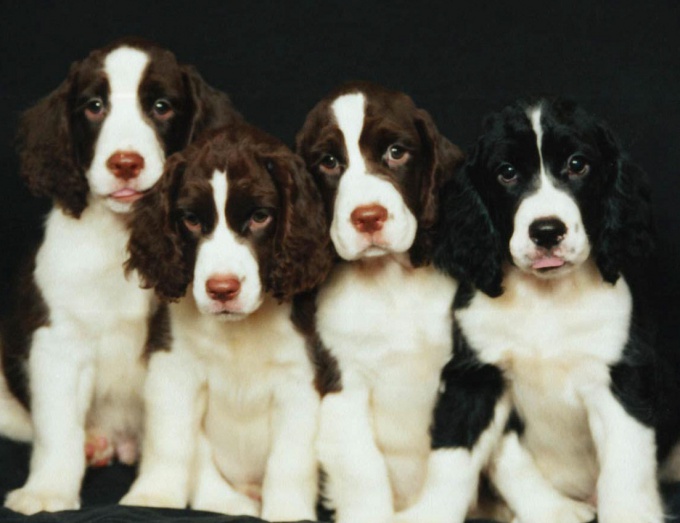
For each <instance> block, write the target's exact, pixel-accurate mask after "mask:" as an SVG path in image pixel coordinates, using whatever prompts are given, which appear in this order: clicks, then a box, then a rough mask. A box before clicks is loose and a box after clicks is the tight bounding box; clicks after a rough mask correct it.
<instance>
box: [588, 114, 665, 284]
mask: <svg viewBox="0 0 680 523" xmlns="http://www.w3.org/2000/svg"><path fill="white" fill-rule="evenodd" d="M597 131H598V134H597V136H598V142H599V143H598V146H599V147H600V150H601V151H603V152H604V157H605V162H606V169H607V170H608V175H607V180H606V186H605V188H604V191H605V193H604V199H603V200H602V203H601V208H602V219H601V220H600V223H599V227H598V228H597V230H596V231H595V241H594V242H593V244H594V255H595V260H596V262H597V266H598V268H599V269H600V273H601V274H602V278H603V279H604V280H605V281H607V282H609V283H615V282H616V280H617V279H618V278H619V275H620V273H621V270H622V269H624V268H625V267H627V266H629V264H630V263H631V262H632V261H633V260H642V259H644V258H648V257H650V256H651V254H652V251H653V249H654V243H655V242H654V237H655V231H654V225H653V217H652V207H651V190H650V186H649V179H648V177H647V175H646V174H645V172H644V171H643V170H642V169H640V168H639V167H638V166H637V165H635V164H634V163H632V162H631V161H630V160H629V159H628V158H627V157H626V155H625V154H623V153H622V152H621V149H620V147H619V145H618V142H617V140H616V138H615V137H614V136H613V134H612V133H611V131H610V130H609V129H608V128H607V127H606V126H605V125H603V124H600V125H599V126H598V130H597Z"/></svg>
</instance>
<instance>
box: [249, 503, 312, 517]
mask: <svg viewBox="0 0 680 523" xmlns="http://www.w3.org/2000/svg"><path fill="white" fill-rule="evenodd" d="M260 517H261V518H262V519H265V520H267V521H302V520H310V521H314V520H316V511H315V510H314V507H307V506H304V504H302V503H280V504H275V505H274V504H268V503H266V500H265V503H264V506H263V508H262V514H261V515H260Z"/></svg>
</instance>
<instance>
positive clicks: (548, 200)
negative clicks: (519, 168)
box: [510, 107, 590, 277]
mask: <svg viewBox="0 0 680 523" xmlns="http://www.w3.org/2000/svg"><path fill="white" fill-rule="evenodd" d="M529 117H530V119H531V122H532V125H533V129H534V132H535V133H536V141H537V147H538V152H539V158H540V162H541V163H540V176H539V182H538V187H537V190H536V192H534V193H533V194H531V195H529V196H527V197H526V198H524V199H523V200H522V202H521V203H520V205H519V208H518V209H517V211H516V213H515V219H514V229H513V234H512V238H511V239H510V254H511V256H512V260H513V262H514V263H515V265H516V266H517V267H519V268H521V269H522V270H526V271H528V272H533V273H534V274H535V275H537V276H539V277H557V276H558V275H562V274H563V273H564V272H567V271H568V270H569V269H571V268H573V267H574V266H577V265H579V264H581V263H583V262H584V261H585V260H586V259H587V258H588V256H589V255H590V243H589V241H588V237H587V235H586V230H585V227H584V226H583V222H582V220H581V212H580V211H579V208H578V205H577V203H576V202H575V201H574V199H573V198H572V197H571V196H570V195H569V194H567V193H566V192H564V191H561V190H560V189H558V188H557V187H556V185H555V181H556V180H555V174H554V173H548V172H547V171H546V169H545V165H544V164H543V156H542V153H541V147H542V137H543V132H542V129H541V125H540V117H541V109H540V107H539V108H535V109H533V110H531V112H530V113H529ZM544 218H557V219H559V220H561V221H562V222H563V223H564V224H565V225H566V228H567V232H566V233H565V235H564V239H563V240H562V241H561V242H560V243H559V245H557V246H556V247H555V248H554V249H552V251H551V252H552V254H553V255H554V256H557V257H559V258H562V259H563V260H564V261H565V262H567V265H566V266H563V267H562V268H559V269H557V270H553V271H548V272H545V273H542V272H540V271H538V270H532V268H531V266H532V264H533V262H534V260H535V259H536V258H537V257H538V256H539V248H537V246H536V245H535V244H534V242H533V241H532V240H531V238H530V237H529V226H530V225H531V224H532V223H533V222H534V221H536V220H539V219H544Z"/></svg>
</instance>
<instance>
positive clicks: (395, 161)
mask: <svg viewBox="0 0 680 523" xmlns="http://www.w3.org/2000/svg"><path fill="white" fill-rule="evenodd" d="M409 158H411V153H409V152H408V151H407V150H406V148H404V147H402V146H401V145H398V144H393V145H390V146H389V147H388V148H387V151H385V154H384V155H383V161H384V162H385V163H386V164H387V166H388V167H391V168H394V167H400V166H402V165H404V164H405V163H406V162H408V160H409Z"/></svg>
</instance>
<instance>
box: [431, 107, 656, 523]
mask: <svg viewBox="0 0 680 523" xmlns="http://www.w3.org/2000/svg"><path fill="white" fill-rule="evenodd" d="M442 198H443V211H442V228H441V237H440V238H439V243H438V245H437V247H436V254H435V263H436V264H437V265H438V266H439V267H441V268H442V269H444V270H446V271H447V272H449V273H450V274H452V275H454V276H456V277H458V278H460V280H461V286H460V288H459V290H458V292H457V296H456V300H455V304H454V309H455V322H456V323H455V333H454V337H455V357H454V359H453V361H452V362H451V363H450V364H449V365H448V366H447V368H446V370H445V372H444V380H443V384H442V387H443V390H444V392H443V394H442V403H441V405H442V416H441V417H439V418H438V419H437V420H435V428H434V431H435V433H436V434H437V435H438V436H437V437H439V438H441V439H443V440H445V442H449V443H450V444H451V445H452V446H454V447H455V446H457V448H459V449H467V451H468V452H469V453H470V454H471V455H472V456H474V455H475V453H477V452H478V449H479V448H480V446H482V445H485V443H484V439H485V438H488V437H489V434H490V433H491V432H492V431H496V432H497V431H498V427H499V423H501V422H502V421H503V419H507V420H508V422H507V426H506V430H505V433H504V435H503V437H502V439H501V441H499V445H498V447H497V449H496V451H495V453H494V456H493V458H492V461H491V464H490V467H489V473H490V475H491V478H492V480H493V482H494V483H495V485H496V487H497V488H498V490H499V492H500V493H501V494H502V496H503V497H504V498H505V500H506V501H507V503H508V504H509V506H510V508H511V509H512V510H513V511H514V513H515V515H516V518H517V519H516V521H518V522H521V523H541V522H543V523H544V522H548V521H549V522H551V523H567V522H586V521H590V520H592V519H593V517H594V514H595V512H597V517H598V521H600V522H601V523H661V522H662V521H663V510H662V504H661V500H660V496H659V492H658V488H657V450H660V449H657V444H656V441H655V428H656V423H657V421H658V419H659V418H658V413H659V394H658V392H659V390H660V389H659V388H658V382H657V379H658V377H659V375H660V373H659V372H658V370H659V369H658V367H657V365H658V364H660V362H659V359H658V353H657V351H656V349H655V348H654V346H653V345H652V344H651V341H652V329H651V328H649V323H648V322H647V321H646V319H645V318H646V316H647V315H646V311H645V308H644V306H643V301H642V298H643V296H642V294H640V293H638V292H637V289H638V287H637V286H634V285H633V283H634V282H635V281H636V279H634V278H632V277H631V276H632V275H633V271H632V269H635V268H641V267H643V266H644V264H645V263H646V260H647V258H648V256H649V255H650V252H651V249H652V247H653V234H652V232H653V231H652V217H651V210H650V191H649V188H648V184H647V179H646V175H645V174H644V173H643V172H642V171H641V170H640V169H639V168H638V167H636V166H635V165H634V164H632V163H631V162H630V161H629V159H628V157H627V156H626V155H625V154H624V153H623V152H622V150H621V148H620V146H619V145H618V143H617V142H616V140H615V139H614V138H613V137H612V134H611V132H610V131H609V130H608V128H607V127H606V126H605V125H604V124H603V123H602V122H600V121H598V120H597V119H595V118H594V117H592V116H590V115H589V114H587V113H586V112H585V111H583V110H582V109H580V108H578V107H577V106H575V105H574V104H573V103H570V102H567V101H563V100H541V101H538V102H536V103H527V104H525V103H519V104H517V105H514V106H511V107H508V108H506V109H505V110H503V111H502V112H500V113H498V114H495V115H493V116H491V117H490V118H489V120H488V121H487V124H486V129H485V132H484V134H483V136H482V137H481V138H480V139H479V141H478V142H477V143H476V145H475V146H474V147H473V149H472V151H471V152H470V155H469V158H468V160H467V162H466V164H465V166H464V168H463V170H462V172H461V174H460V176H458V177H457V178H456V179H455V180H454V181H453V182H452V183H451V184H450V185H448V186H447V187H446V188H445V189H444V192H443V196H442ZM504 405H505V406H504ZM499 409H501V411H502V414H503V416H504V418H499V416H498V415H497V414H498V412H499ZM442 481H443V482H445V481H447V479H446V478H445V477H443V478H442Z"/></svg>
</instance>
